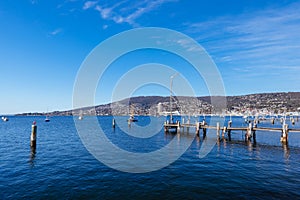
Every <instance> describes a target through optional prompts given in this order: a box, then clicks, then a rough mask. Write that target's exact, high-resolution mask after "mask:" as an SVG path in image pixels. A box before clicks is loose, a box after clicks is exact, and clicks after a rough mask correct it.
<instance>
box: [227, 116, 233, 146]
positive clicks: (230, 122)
mask: <svg viewBox="0 0 300 200" xmlns="http://www.w3.org/2000/svg"><path fill="white" fill-rule="evenodd" d="M231 124H232V121H231V120H230V121H229V122H228V128H227V134H228V140H229V141H231V129H230V128H231Z"/></svg>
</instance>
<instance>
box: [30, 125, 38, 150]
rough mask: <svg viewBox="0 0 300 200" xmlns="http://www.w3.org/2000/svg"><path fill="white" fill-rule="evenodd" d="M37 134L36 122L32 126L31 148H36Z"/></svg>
mask: <svg viewBox="0 0 300 200" xmlns="http://www.w3.org/2000/svg"><path fill="white" fill-rule="evenodd" d="M36 132H37V126H36V121H34V122H33V123H32V126H31V136H30V146H31V147H33V148H35V147H36Z"/></svg>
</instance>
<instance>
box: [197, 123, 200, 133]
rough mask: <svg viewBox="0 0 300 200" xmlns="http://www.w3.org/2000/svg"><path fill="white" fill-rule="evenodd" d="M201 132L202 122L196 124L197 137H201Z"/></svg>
mask: <svg viewBox="0 0 300 200" xmlns="http://www.w3.org/2000/svg"><path fill="white" fill-rule="evenodd" d="M199 132H200V122H196V135H199Z"/></svg>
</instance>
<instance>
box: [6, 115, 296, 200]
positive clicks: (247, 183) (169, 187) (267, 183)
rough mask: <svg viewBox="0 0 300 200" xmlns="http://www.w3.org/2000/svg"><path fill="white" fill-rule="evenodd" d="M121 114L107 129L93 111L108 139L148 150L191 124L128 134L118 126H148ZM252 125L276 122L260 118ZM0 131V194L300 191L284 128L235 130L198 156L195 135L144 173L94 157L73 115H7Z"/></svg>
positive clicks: (227, 195)
mask: <svg viewBox="0 0 300 200" xmlns="http://www.w3.org/2000/svg"><path fill="white" fill-rule="evenodd" d="M126 119H127V118H126V117H124V120H123V121H124V124H121V123H119V124H117V127H116V129H115V130H113V129H112V127H111V121H112V117H109V116H107V117H98V120H99V123H100V125H101V126H102V129H103V130H104V131H105V133H106V136H107V138H109V139H110V141H111V142H112V143H113V144H115V145H117V146H119V147H120V148H122V149H124V150H127V151H131V152H143V153H147V152H152V151H155V150H157V149H160V148H162V147H164V146H165V145H167V144H168V143H169V142H170V141H171V140H172V139H175V140H176V141H178V144H179V145H180V144H181V142H182V141H184V140H185V139H187V138H192V139H193V138H194V130H191V131H190V133H189V134H187V133H181V134H177V135H176V134H165V133H164V132H163V130H162V129H161V130H160V131H159V132H158V133H157V134H155V135H154V136H152V137H150V138H134V137H133V136H131V135H128V134H126V133H125V132H124V131H122V129H120V127H121V128H123V130H124V128H126V129H128V131H129V132H132V133H134V132H135V131H137V130H138V127H147V126H146V125H147V124H149V123H150V120H151V119H150V118H149V117H139V122H138V123H136V124H132V125H131V128H128V127H127V122H126ZM34 120H35V121H37V126H38V133H37V147H36V149H35V150H33V149H31V148H30V145H29V144H30V133H31V124H32V121H34ZM85 120H86V121H88V120H87V119H86V118H85V119H84V120H82V121H80V123H85ZM163 120H164V119H162V121H163ZM193 120H195V119H193ZM200 120H201V119H200ZM226 120H228V119H226ZM86 123H88V122H86ZM299 124H300V122H296V125H294V126H292V125H291V124H290V128H293V127H294V128H299ZM233 126H246V125H245V124H243V119H242V118H234V119H233ZM258 126H261V127H281V124H280V123H279V122H276V124H275V125H271V124H270V123H269V122H267V121H265V122H261V123H260V124H259V125H258ZM161 127H162V124H161ZM158 128H160V127H158ZM139 131H140V130H139ZM0 134H1V137H0V155H1V161H0V174H1V175H0V199H21V198H24V199H27V198H34V199H45V198H46V199H49V198H50V199H86V198H88V199H116V198H119V199H120V198H121V199H164V198H167V199H171V198H172V199H199V198H210V199H215V198H220V199H233V198H245V199H266V198H267V199H272V198H273V199H286V198H290V199H299V198H300V162H299V161H300V133H290V135H289V144H288V145H282V144H281V143H280V133H279V132H257V143H256V144H255V143H253V142H248V143H246V142H245V141H244V134H245V133H242V132H241V131H236V132H233V135H232V141H230V142H229V141H228V140H227V141H220V142H218V143H216V145H215V146H214V147H213V149H212V150H211V152H210V153H209V154H208V155H207V156H205V157H204V158H201V159H200V158H199V151H200V148H201V145H202V142H203V138H202V134H200V137H195V138H194V139H193V142H192V144H191V146H190V147H189V148H188V149H187V151H186V152H185V153H184V154H183V155H182V156H181V157H180V158H179V159H178V160H177V161H175V162H174V163H172V164H171V165H169V166H167V167H164V168H162V169H160V170H157V171H154V172H149V173H126V172H120V171H117V170H114V169H111V168H109V167H107V166H106V165H104V164H102V163H101V162H99V161H98V160H97V159H95V158H94V157H93V156H92V155H91V154H90V153H89V151H88V150H87V149H86V148H85V147H84V145H83V144H82V142H81V140H80V138H79V135H78V134H77V132H76V128H75V125H74V121H73V118H72V117H51V121H50V122H49V123H45V122H44V117H10V121H8V122H2V121H1V122H0ZM208 137H209V135H208ZM164 158H165V155H161V159H162V160H163V159H164ZM111 159H112V160H114V159H115V158H114V157H111ZM124 160H126V158H123V161H124ZM114 161H115V164H116V165H123V164H124V163H122V162H123V161H119V160H114Z"/></svg>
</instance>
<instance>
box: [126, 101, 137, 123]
mask: <svg viewBox="0 0 300 200" xmlns="http://www.w3.org/2000/svg"><path fill="white" fill-rule="evenodd" d="M130 107H131V114H130V115H129V118H128V119H127V121H128V122H137V121H138V120H137V119H136V118H135V117H134V106H133V105H131V106H130Z"/></svg>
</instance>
